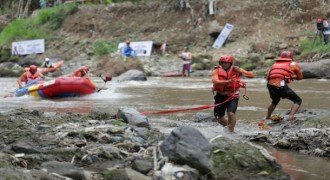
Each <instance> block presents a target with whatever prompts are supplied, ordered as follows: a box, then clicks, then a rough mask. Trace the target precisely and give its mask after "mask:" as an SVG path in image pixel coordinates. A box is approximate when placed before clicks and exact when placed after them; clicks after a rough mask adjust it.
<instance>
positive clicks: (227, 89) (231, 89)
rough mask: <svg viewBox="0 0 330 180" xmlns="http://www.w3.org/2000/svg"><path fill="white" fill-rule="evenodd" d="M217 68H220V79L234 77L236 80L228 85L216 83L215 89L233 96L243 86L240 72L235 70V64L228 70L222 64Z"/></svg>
mask: <svg viewBox="0 0 330 180" xmlns="http://www.w3.org/2000/svg"><path fill="white" fill-rule="evenodd" d="M215 68H216V69H218V78H219V80H229V79H234V81H233V82H230V83H228V84H226V85H219V84H214V85H213V91H216V92H218V93H220V94H224V93H227V95H228V96H231V95H233V94H235V92H237V91H239V88H240V87H241V85H240V82H241V80H240V79H239V77H240V73H238V72H235V71H234V66H231V67H230V69H229V70H228V71H225V70H224V69H223V68H222V67H221V66H217V67H215Z"/></svg>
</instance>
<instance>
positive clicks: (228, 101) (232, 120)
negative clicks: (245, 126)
mask: <svg viewBox="0 0 330 180" xmlns="http://www.w3.org/2000/svg"><path fill="white" fill-rule="evenodd" d="M233 64H234V58H233V57H232V56H231V55H223V56H221V57H220V59H219V65H220V66H217V67H215V69H214V70H213V71H212V82H213V92H214V91H216V94H215V96H214V100H215V103H214V104H219V103H223V104H220V105H218V106H216V107H214V116H215V118H216V120H217V121H218V122H219V123H220V124H221V125H222V126H224V127H228V129H229V131H230V132H234V129H235V125H236V115H235V113H236V110H237V106H238V100H239V88H240V86H241V81H240V79H239V77H240V76H244V77H247V78H254V73H253V72H250V71H246V70H244V69H242V68H240V67H238V66H234V65H233ZM226 110H227V116H228V120H227V119H226V118H225V112H226Z"/></svg>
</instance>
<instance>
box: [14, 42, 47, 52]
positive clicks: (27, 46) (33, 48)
mask: <svg viewBox="0 0 330 180" xmlns="http://www.w3.org/2000/svg"><path fill="white" fill-rule="evenodd" d="M44 52H45V40H44V39H36V40H29V41H19V42H13V43H12V48H11V53H12V55H27V54H39V53H44Z"/></svg>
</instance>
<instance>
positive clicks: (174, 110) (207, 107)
mask: <svg viewBox="0 0 330 180" xmlns="http://www.w3.org/2000/svg"><path fill="white" fill-rule="evenodd" d="M234 98H236V95H235V94H234V95H232V96H230V97H229V98H228V99H226V100H225V101H224V102H221V103H218V104H211V105H205V106H199V107H195V108H186V109H173V110H165V111H144V112H141V114H144V115H147V114H169V113H177V112H183V111H191V110H195V111H196V110H204V109H209V108H212V107H215V106H219V105H221V104H224V103H226V102H228V101H230V100H232V99H234Z"/></svg>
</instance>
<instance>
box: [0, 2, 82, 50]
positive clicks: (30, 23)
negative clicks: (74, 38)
mask: <svg viewBox="0 0 330 180" xmlns="http://www.w3.org/2000/svg"><path fill="white" fill-rule="evenodd" d="M77 10H78V6H77V5H76V4H68V5H65V6H57V7H52V8H46V9H42V10H39V12H38V14H37V16H35V17H31V18H28V19H17V20H15V21H13V22H12V23H11V24H10V25H8V26H7V27H5V28H4V29H3V31H2V32H1V33H0V45H2V44H8V43H11V42H12V41H15V40H28V39H37V38H43V39H48V38H51V36H52V35H51V33H50V32H47V31H45V30H44V29H46V28H50V29H51V30H56V29H58V28H59V27H60V26H61V24H62V21H63V20H64V18H65V16H66V15H70V14H73V13H75V12H76V11H77ZM42 25H44V26H46V27H45V28H43V26H42Z"/></svg>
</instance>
